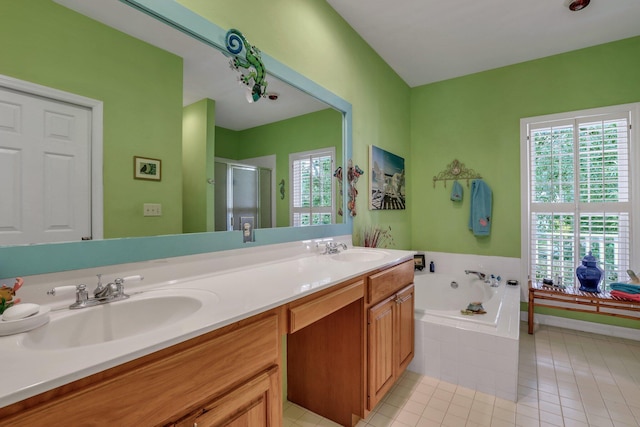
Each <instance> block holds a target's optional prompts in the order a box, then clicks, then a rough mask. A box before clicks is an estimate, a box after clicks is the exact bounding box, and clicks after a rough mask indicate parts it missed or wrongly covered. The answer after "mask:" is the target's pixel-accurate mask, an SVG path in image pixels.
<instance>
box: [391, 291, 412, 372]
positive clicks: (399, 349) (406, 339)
mask: <svg viewBox="0 0 640 427" xmlns="http://www.w3.org/2000/svg"><path fill="white" fill-rule="evenodd" d="M395 302H396V304H397V305H396V311H397V315H396V319H397V323H396V325H397V330H396V340H397V341H396V357H397V359H396V368H397V373H396V376H400V374H402V372H404V370H405V369H406V368H407V366H408V365H409V363H410V362H411V360H413V350H414V347H415V345H414V306H415V299H414V286H413V285H409V286H407V287H406V288H404V289H403V290H401V291H400V292H398V294H397V295H396V298H395Z"/></svg>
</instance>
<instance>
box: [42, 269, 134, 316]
mask: <svg viewBox="0 0 640 427" xmlns="http://www.w3.org/2000/svg"><path fill="white" fill-rule="evenodd" d="M143 279H144V277H142V276H140V275H137V276H128V277H123V278H118V279H115V280H114V281H113V282H112V283H108V284H106V285H104V284H102V275H101V274H98V285H97V286H96V289H95V290H94V291H93V298H90V297H89V292H88V291H87V286H86V285H84V284H81V285H69V286H57V287H55V288H53V289H51V290H49V291H47V294H48V295H53V296H55V295H56V293H58V292H61V291H65V290H68V289H75V291H76V302H74V303H73V304H71V305H70V306H69V308H70V309H71V310H75V309H79V308H86V307H93V306H95V305H100V304H106V303H109V302H114V301H121V300H123V299H127V298H129V295H127V294H125V293H124V282H127V281H135V280H143Z"/></svg>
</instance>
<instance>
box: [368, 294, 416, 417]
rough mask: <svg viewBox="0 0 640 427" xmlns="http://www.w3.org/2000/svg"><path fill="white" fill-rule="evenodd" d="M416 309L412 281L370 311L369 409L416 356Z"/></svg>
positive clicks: (371, 408)
mask: <svg viewBox="0 0 640 427" xmlns="http://www.w3.org/2000/svg"><path fill="white" fill-rule="evenodd" d="M413 311H414V286H413V284H411V285H409V286H406V287H405V288H403V289H402V290H400V291H398V292H397V293H396V294H394V295H392V296H391V297H389V298H387V299H385V300H383V301H382V302H380V303H378V304H377V305H375V306H373V307H371V308H369V310H368V312H367V316H368V339H369V345H368V356H369V357H368V387H367V391H368V396H367V409H368V410H373V408H374V407H375V406H376V405H377V404H378V402H379V401H380V399H382V397H384V395H385V394H386V393H387V392H388V391H389V389H391V387H392V386H393V384H394V383H395V382H396V381H397V379H398V378H399V377H400V375H401V374H402V372H404V370H405V369H406V368H407V366H408V365H409V363H410V362H411V360H412V359H413V353H414V314H413Z"/></svg>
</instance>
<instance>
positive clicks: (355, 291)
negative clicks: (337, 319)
mask: <svg viewBox="0 0 640 427" xmlns="http://www.w3.org/2000/svg"><path fill="white" fill-rule="evenodd" d="M362 297H364V281H363V280H358V281H357V282H354V283H352V284H350V285H347V286H345V287H344V288H340V289H338V290H335V291H333V292H331V293H328V294H326V295H323V296H321V297H318V298H315V299H313V300H311V301H309V302H306V303H303V304H300V305H298V306H296V307H291V308H290V309H289V333H294V332H296V331H299V330H300V329H302V328H304V327H305V326H308V325H310V324H312V323H313V322H315V321H316V320H319V319H322V318H323V317H325V316H328V315H330V314H331V313H333V312H335V311H338V310H340V309H341V308H342V307H345V306H347V305H349V304H351V303H352V302H354V301H357V300H359V299H360V298H362Z"/></svg>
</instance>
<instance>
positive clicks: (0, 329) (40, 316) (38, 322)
mask: <svg viewBox="0 0 640 427" xmlns="http://www.w3.org/2000/svg"><path fill="white" fill-rule="evenodd" d="M12 308H13V307H12ZM50 310H51V309H50V308H49V307H43V306H40V308H39V310H38V311H37V312H36V313H34V314H32V315H31V316H28V317H24V318H20V319H15V320H4V316H3V317H2V320H0V336H5V335H13V334H19V333H21V332H27V331H30V330H32V329H35V328H38V327H40V326H42V325H45V324H46V323H48V322H49V311H50Z"/></svg>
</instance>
